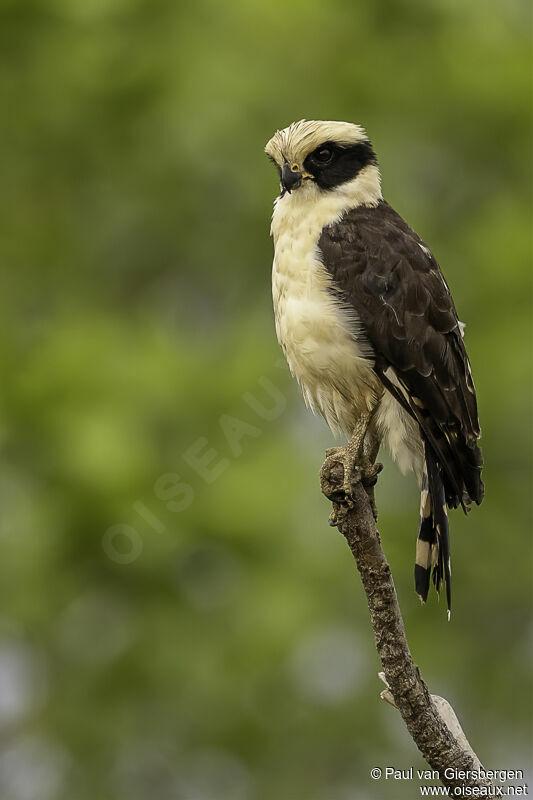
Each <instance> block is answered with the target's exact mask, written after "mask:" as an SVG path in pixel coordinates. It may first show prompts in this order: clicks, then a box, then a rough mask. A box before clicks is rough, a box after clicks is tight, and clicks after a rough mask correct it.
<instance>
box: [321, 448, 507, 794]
mask: <svg viewBox="0 0 533 800" xmlns="http://www.w3.org/2000/svg"><path fill="white" fill-rule="evenodd" d="M356 472H357V470H356ZM358 474H359V476H360V478H361V477H362V478H363V480H364V476H363V475H362V472H361V471H359V473H358ZM320 483H321V488H322V492H323V493H324V494H325V495H326V497H327V498H328V499H329V500H331V501H332V503H333V512H332V515H331V517H330V524H332V525H336V526H337V528H338V529H339V531H340V532H341V533H342V534H343V536H344V537H345V539H346V541H347V543H348V546H349V548H350V550H351V551H352V554H353V557H354V558H355V562H356V564H357V569H358V570H359V574H360V576H361V581H362V583H363V588H364V590H365V594H366V598H367V602H368V609H369V611H370V621H371V624H372V628H373V631H374V639H375V642H376V648H377V651H378V654H379V657H380V659H381V664H382V666H383V672H384V675H383V678H384V682H385V683H386V685H387V689H386V690H385V691H384V692H382V697H383V698H384V699H387V700H389V702H390V701H392V703H393V705H395V706H396V707H397V708H398V710H399V712H400V714H401V715H402V717H403V719H404V721H405V724H406V725H407V729H408V731H409V733H410V734H411V736H412V738H413V741H414V742H415V744H416V746H417V747H418V749H419V750H420V752H421V753H422V755H423V756H424V758H425V759H426V761H427V762H428V764H429V765H430V766H431V768H432V769H436V770H438V771H439V775H440V776H441V781H442V783H443V784H444V785H445V786H449V787H451V788H455V787H456V786H489V785H490V784H491V782H490V781H489V780H487V779H484V778H480V777H475V776H472V777H467V778H465V779H458V778H455V777H454V778H453V779H447V778H446V777H445V774H444V772H445V769H446V768H452V769H453V770H454V772H456V771H459V770H464V771H465V772H476V771H478V770H479V769H480V767H481V764H480V761H479V759H478V758H477V756H476V754H475V753H474V751H473V750H472V748H471V747H470V745H469V744H468V741H467V739H466V737H465V736H464V734H463V732H462V729H461V726H460V725H459V722H458V721H457V717H456V715H455V713H454V711H453V709H452V707H451V706H450V704H449V703H448V702H447V701H446V700H444V699H443V698H440V697H437V696H434V695H430V693H429V692H428V689H427V687H426V684H425V683H424V681H423V680H422V676H421V675H420V671H419V669H418V667H417V666H416V664H415V663H414V661H413V657H412V655H411V652H410V650H409V645H408V643H407V637H406V635H405V628H404V624H403V620H402V615H401V612H400V607H399V605H398V597H397V595H396V589H395V587H394V581H393V579H392V575H391V571H390V568H389V565H388V563H387V560H386V558H385V554H384V552H383V548H382V546H381V540H380V537H379V533H378V531H377V529H376V524H375V519H374V513H373V509H375V506H374V503H373V487H367V488H366V489H365V487H364V486H363V483H362V481H361V479H360V480H357V475H355V480H354V479H352V480H351V481H350V484H351V497H350V496H348V495H347V494H346V491H345V486H346V484H345V483H344V468H343V465H342V461H341V460H339V459H337V458H336V457H335V456H334V455H329V456H328V457H327V458H326V460H325V462H324V464H323V465H322V469H321V472H320Z"/></svg>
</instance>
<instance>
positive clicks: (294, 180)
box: [281, 164, 302, 194]
mask: <svg viewBox="0 0 533 800" xmlns="http://www.w3.org/2000/svg"><path fill="white" fill-rule="evenodd" d="M301 182H302V173H301V172H293V171H292V169H291V168H290V166H289V165H288V164H284V165H283V169H282V170H281V185H282V186H283V188H284V189H285V191H286V192H289V194H290V192H291V190H292V189H297V188H298V186H299V185H300V184H301Z"/></svg>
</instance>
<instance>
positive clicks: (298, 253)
mask: <svg viewBox="0 0 533 800" xmlns="http://www.w3.org/2000/svg"><path fill="white" fill-rule="evenodd" d="M265 152H266V154H267V156H268V158H269V159H270V160H271V161H272V162H273V164H274V165H275V167H276V170H277V172H278V176H279V181H280V194H279V196H277V197H276V199H275V200H274V209H273V213H272V223H271V231H270V232H271V236H272V237H273V240H274V260H273V266H272V297H273V304H274V317H275V327H276V334H277V338H278V341H279V343H280V345H281V349H282V351H283V353H284V356H285V358H286V360H287V363H288V366H289V369H290V371H291V373H292V375H293V376H294V377H295V378H296V380H297V381H298V383H299V384H300V387H301V390H302V393H303V397H304V400H305V403H306V405H307V406H308V407H309V408H310V409H311V410H312V411H313V412H315V413H318V414H320V415H321V416H322V417H323V418H324V419H325V421H326V422H327V424H328V426H329V428H330V429H331V431H332V433H333V434H334V435H335V436H336V437H338V436H339V435H340V436H342V435H344V436H347V437H348V439H350V441H351V444H352V449H351V451H350V452H351V453H352V454H353V452H354V447H355V452H356V453H357V455H358V459H359V462H360V464H363V466H364V465H365V464H366V467H365V468H366V470H367V472H368V474H369V475H370V474H371V471H372V464H373V463H374V461H375V458H376V455H377V452H378V450H379V448H380V447H381V445H386V446H387V447H388V449H389V450H390V453H391V456H392V459H393V461H394V462H395V463H396V464H397V465H398V467H399V468H400V470H401V472H402V473H403V474H405V473H407V472H409V471H412V472H413V473H414V474H415V476H416V479H417V481H418V485H419V488H420V521H419V527H418V535H417V540H416V550H415V567H414V582H415V590H416V592H417V594H418V596H419V598H420V600H421V601H422V603H425V602H426V600H427V597H428V592H429V588H430V585H431V581H433V584H434V586H435V589H436V590H437V593H439V592H440V588H441V586H442V584H443V583H444V585H445V589H446V601H447V610H448V619H449V618H450V613H451V564H450V538H449V523H448V514H447V509H448V508H457V507H459V506H461V507H462V509H463V511H464V512H465V513H466V512H467V511H468V510H469V509H470V506H471V504H472V503H473V502H475V503H476V504H477V505H479V504H480V503H481V501H482V499H483V495H484V486H483V482H482V480H481V470H482V466H483V459H482V454H481V450H480V448H479V445H478V440H479V438H480V436H481V429H480V425H479V419H478V410H477V399H476V391H475V387H474V382H473V378H472V370H471V367H470V362H469V359H468V355H467V352H466V349H465V344H464V328H465V326H464V324H463V323H462V322H461V321H460V320H459V318H458V315H457V312H456V309H455V305H454V301H453V299H452V295H451V293H450V289H449V287H448V284H447V282H446V279H445V278H444V276H443V274H442V272H441V269H440V267H439V264H438V263H437V261H436V259H435V256H434V255H433V253H432V252H431V250H430V248H429V247H428V246H427V244H426V243H425V242H424V241H423V240H422V239H421V238H420V237H419V236H418V235H417V234H416V233H415V232H414V231H413V230H412V229H411V228H410V227H409V225H408V224H407V223H406V222H405V221H404V220H403V218H402V217H401V216H400V215H399V214H398V213H397V212H396V211H395V210H394V209H393V208H392V207H391V206H390V205H389V204H388V203H387V201H386V200H384V198H383V195H382V191H381V175H380V170H379V166H378V161H377V158H376V154H375V152H374V148H373V146H372V144H371V142H370V140H369V138H368V136H367V134H366V131H365V129H364V128H363V127H362V126H361V125H358V124H354V123H350V122H340V121H325V120H300V121H298V122H293V123H292V124H290V125H289V126H288V127H286V128H283V129H281V130H277V131H276V132H275V133H274V135H273V136H272V137H271V139H270V140H269V141H268V142H267V144H266V147H265ZM337 450H338V451H341V450H342V451H343V452H344V458H345V459H347V458H348V455H347V452H348V448H337ZM352 461H353V456H352ZM354 466H355V464H354V463H350V464H348V463H347V462H346V463H344V474H345V483H346V475H347V470H350V469H353V467H354ZM374 474H375V469H374ZM367 477H368V475H367ZM374 482H375V478H374Z"/></svg>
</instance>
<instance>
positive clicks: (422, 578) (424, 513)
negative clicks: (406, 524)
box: [415, 443, 452, 619]
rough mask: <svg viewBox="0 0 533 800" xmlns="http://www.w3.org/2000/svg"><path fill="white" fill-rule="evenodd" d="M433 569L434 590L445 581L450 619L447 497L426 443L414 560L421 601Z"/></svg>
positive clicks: (450, 596)
mask: <svg viewBox="0 0 533 800" xmlns="http://www.w3.org/2000/svg"><path fill="white" fill-rule="evenodd" d="M432 569H433V583H434V585H435V588H436V590H437V592H438V591H439V590H440V586H441V583H442V581H443V580H444V583H445V586H446V602H447V605H448V619H449V618H450V612H451V606H452V595H451V571H450V533H449V527H448V514H447V512H446V497H445V491H444V483H443V477H442V473H441V469H440V466H439V464H438V462H437V460H436V458H435V454H434V452H433V449H432V448H431V445H430V444H428V443H426V468H425V470H424V476H423V479H422V493H421V497H420V527H419V529H418V539H417V542H416V559H415V588H416V592H417V594H418V595H419V597H420V599H421V600H422V602H423V603H425V601H426V599H427V596H428V591H429V583H430V577H431V570H432Z"/></svg>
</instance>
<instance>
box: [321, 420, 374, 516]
mask: <svg viewBox="0 0 533 800" xmlns="http://www.w3.org/2000/svg"><path fill="white" fill-rule="evenodd" d="M371 423H372V413H371V412H367V413H365V414H363V415H361V417H360V418H359V419H358V421H357V424H356V426H355V428H354V431H353V433H352V438H351V439H350V441H349V442H348V444H346V445H345V446H344V447H332V448H330V449H329V450H326V460H325V462H324V465H323V467H322V476H323V478H325V479H326V481H327V483H329V485H330V486H331V495H328V496H329V497H330V499H331V500H333V501H334V502H337V503H338V502H344V503H346V504H347V505H348V506H353V487H354V485H355V484H356V483H358V482H359V481H360V482H361V483H362V484H363V486H364V488H365V490H366V493H367V494H368V497H369V499H370V502H371V505H372V511H373V512H374V516H375V517H377V514H376V506H375V502H374V486H375V484H376V482H377V476H378V474H379V473H380V472H381V470H382V469H383V465H382V464H375V463H374V461H375V458H376V456H377V452H378V449H379V442H378V439H377V436H376V433H375V431H374V429H373V426H372V424H371ZM339 466H340V467H342V469H343V476H342V481H341V480H339V478H340V475H339V474H338V469H339ZM335 473H337V474H335ZM328 476H329V478H330V479H329V480H328ZM332 516H333V517H334V516H335V512H333V515H332ZM330 523H331V524H332V525H335V524H336V522H335V520H334V519H330Z"/></svg>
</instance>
